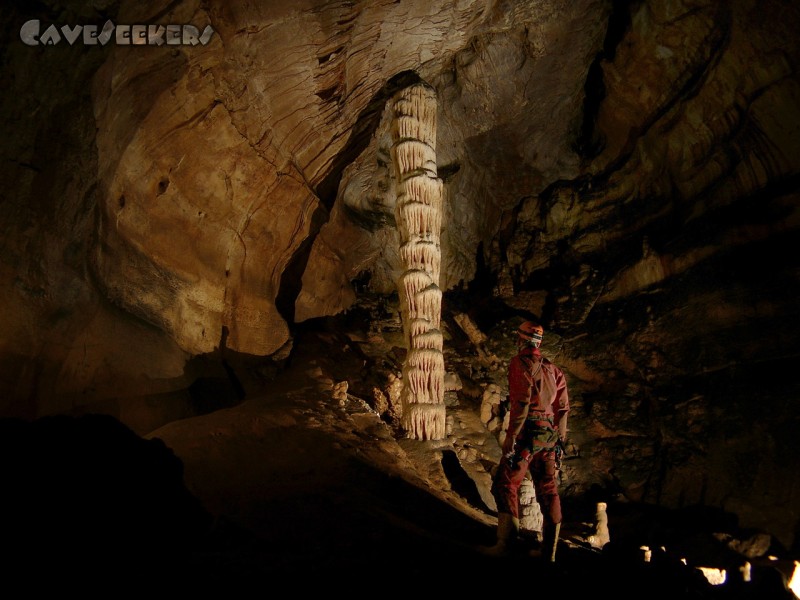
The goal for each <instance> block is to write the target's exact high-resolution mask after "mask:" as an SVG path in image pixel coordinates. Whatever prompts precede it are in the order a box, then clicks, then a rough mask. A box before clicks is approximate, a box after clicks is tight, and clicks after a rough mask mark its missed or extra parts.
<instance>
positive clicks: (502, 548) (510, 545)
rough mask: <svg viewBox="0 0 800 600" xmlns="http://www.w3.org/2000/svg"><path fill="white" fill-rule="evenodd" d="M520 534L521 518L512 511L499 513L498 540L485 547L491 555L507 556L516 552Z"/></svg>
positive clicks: (485, 551)
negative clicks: (492, 544)
mask: <svg viewBox="0 0 800 600" xmlns="http://www.w3.org/2000/svg"><path fill="white" fill-rule="evenodd" d="M518 534H519V519H518V518H517V517H515V516H514V515H512V514H510V513H500V514H498V515H497V542H496V543H495V545H494V546H488V547H486V548H484V549H483V553H484V554H487V555H490V556H505V555H508V554H511V553H512V552H514V550H515V548H516V545H517V536H518Z"/></svg>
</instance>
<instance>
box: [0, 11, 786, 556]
mask: <svg viewBox="0 0 800 600" xmlns="http://www.w3.org/2000/svg"><path fill="white" fill-rule="evenodd" d="M34 17H35V18H40V19H42V20H43V21H44V22H48V23H50V22H53V23H59V24H60V23H79V22H93V23H102V22H104V21H105V20H106V19H108V18H111V19H113V20H115V22H118V23H149V22H183V23H193V24H195V25H197V26H199V27H202V26H203V25H205V24H208V23H210V24H212V25H213V27H214V30H215V33H214V36H213V37H212V38H211V41H210V43H209V44H208V45H205V46H193V47H184V46H176V47H169V48H167V47H120V46H115V45H108V46H104V47H86V46H83V45H80V44H78V45H74V46H69V45H66V44H64V43H62V44H59V45H57V46H54V47H29V46H25V45H23V44H22V43H20V41H19V27H20V24H21V23H22V22H23V21H24V20H26V19H29V18H34ZM0 25H2V32H3V36H4V39H5V40H7V43H5V44H4V48H3V60H2V63H1V64H0V68H2V72H3V76H4V81H6V82H8V85H7V86H6V88H5V89H4V93H3V95H2V111H1V112H0V118H2V119H3V124H4V126H5V131H6V132H7V134H6V135H5V136H4V138H3V140H2V143H0V152H2V161H3V165H4V169H3V173H2V177H3V186H2V190H3V191H2V196H0V199H1V201H0V231H2V248H3V251H2V255H0V269H2V271H1V274H0V277H1V278H2V281H3V286H2V287H0V294H2V306H3V308H4V310H3V311H0V390H2V394H1V397H2V400H1V401H0V413H2V414H3V415H4V416H5V415H13V416H26V417H35V416H39V415H42V414H54V413H64V412H70V411H74V410H76V409H83V410H86V409H89V408H92V407H97V406H99V405H100V404H102V405H104V406H105V410H110V411H111V412H116V414H117V415H118V416H120V417H121V418H122V419H123V420H124V421H126V422H131V421H133V420H137V419H144V420H145V421H146V420H147V417H143V416H142V413H143V412H144V413H147V412H148V411H150V412H152V411H157V410H165V409H163V408H159V407H160V406H163V405H164V402H162V400H165V399H166V398H171V397H172V396H171V395H174V394H180V393H182V390H186V388H187V387H188V386H189V385H190V384H191V383H192V381H193V380H194V379H195V378H196V377H197V373H194V372H193V371H192V368H191V364H192V362H191V359H192V358H193V357H198V356H204V355H206V354H208V353H213V352H215V351H219V350H220V347H221V346H225V347H226V348H228V349H230V350H233V351H237V352H240V353H243V354H246V355H254V356H261V357H267V356H271V355H272V356H274V355H275V354H276V353H285V352H286V349H287V347H289V346H290V345H291V342H292V327H293V326H294V325H295V324H296V323H299V322H302V321H306V320H309V319H312V318H315V317H320V316H326V315H334V314H337V313H340V312H342V311H344V310H346V309H348V307H350V306H351V305H352V304H353V303H354V302H355V301H356V299H357V298H358V293H359V290H364V289H367V290H370V291H372V292H376V293H387V294H388V293H391V292H392V291H393V290H394V289H395V283H396V278H397V276H398V275H399V272H400V271H399V269H400V264H399V258H398V256H397V250H396V247H397V238H396V235H397V234H396V228H395V226H394V222H393V218H394V217H393V215H394V205H393V203H392V202H393V200H392V199H393V198H394V193H393V190H392V187H391V186H392V185H393V183H392V182H391V177H390V176H389V156H388V148H389V144H390V140H389V138H388V130H387V125H386V124H387V119H386V113H385V109H386V101H387V100H388V99H389V98H390V97H391V96H392V94H393V93H394V92H395V91H396V90H397V89H398V88H399V87H401V86H403V85H405V84H406V83H407V82H408V81H409V76H410V74H413V75H414V77H417V78H419V79H422V80H423V81H425V82H426V83H428V84H430V85H432V86H433V87H434V88H435V89H436V91H437V95H438V97H439V103H440V112H439V115H438V122H439V128H438V131H437V138H438V143H437V156H438V161H439V165H438V166H439V176H440V177H441V178H442V179H443V181H444V183H445V185H444V201H445V218H444V222H443V231H442V281H441V287H442V289H443V290H445V291H446V292H447V291H452V292H456V291H458V290H461V289H464V288H466V287H467V286H468V285H469V284H470V283H471V282H473V281H475V280H476V278H478V277H480V280H481V281H482V282H488V284H487V287H486V289H484V290H483V295H484V296H485V300H486V301H487V302H497V303H502V304H503V305H504V306H507V307H509V308H510V309H513V310H517V311H521V312H523V313H528V314H533V315H538V316H541V317H542V318H543V319H544V320H545V323H546V325H547V329H548V335H549V340H550V341H549V342H548V343H549V344H551V346H550V348H549V350H550V351H551V352H552V353H553V355H554V356H553V357H554V359H555V360H557V361H558V362H560V363H561V364H562V366H563V367H564V368H565V370H566V371H567V374H568V377H569V380H570V383H571V386H572V389H573V398H574V407H575V417H574V419H573V421H572V423H573V438H574V443H575V445H576V449H577V451H579V452H580V457H581V461H582V462H581V463H580V465H581V468H580V470H577V471H576V472H575V473H574V477H573V479H572V482H571V485H572V486H573V489H574V491H576V492H577V491H580V490H582V489H588V488H590V487H591V486H592V485H595V484H598V485H603V486H606V487H611V488H614V489H617V490H619V492H620V493H623V494H625V495H626V496H628V497H631V498H635V499H643V500H647V501H654V502H658V503H662V504H666V505H670V506H683V505H687V504H692V503H697V502H703V503H707V504H713V505H718V506H722V507H724V508H727V509H731V510H733V511H734V512H736V513H737V514H739V515H741V516H742V518H743V520H744V522H745V523H746V524H752V525H764V526H765V525H766V524H767V523H768V524H769V525H770V527H772V528H773V529H779V530H780V531H782V532H784V536H783V540H784V541H785V542H787V543H791V538H792V535H793V534H792V532H794V531H795V530H796V527H797V523H798V519H800V516H798V514H797V508H796V507H797V506H800V502H798V495H800V483H798V477H797V475H796V473H794V472H793V465H794V464H796V460H797V458H798V454H800V451H798V447H797V443H796V442H795V441H794V436H793V431H794V430H795V428H796V425H797V424H798V423H797V420H798V411H797V410H796V406H795V404H796V400H795V399H796V398H797V384H796V383H794V381H793V380H792V377H791V375H792V363H793V359H794V357H795V356H797V354H798V336H797V325H798V312H797V308H796V297H797V292H798V272H799V271H800V269H798V264H797V259H796V258H795V257H796V255H797V242H796V240H797V231H796V230H797V226H798V211H797V204H798V203H797V198H798V191H797V182H798V163H799V162H800V152H798V151H799V150H800V148H798V145H799V144H800V142H798V139H799V138H798V133H800V112H799V111H798V106H800V103H799V102H798V99H800V98H799V96H800V87H799V86H798V84H799V83H800V82H798V75H797V65H798V64H800V56H798V48H797V45H796V44H795V43H790V42H788V40H792V39H793V37H794V35H793V32H794V31H796V30H797V26H798V25H800V15H798V9H797V7H796V6H794V5H793V4H792V3H789V2H785V1H782V0H770V1H767V2H755V1H752V2H750V1H737V2H723V1H721V0H707V1H701V0H697V1H694V0H683V1H679V2H660V1H655V0H653V1H638V2H622V1H619V2H618V1H610V0H609V1H590V0H582V1H581V2H565V1H549V2H543V1H531V2H484V1H477V0H476V1H472V2H470V1H467V2H459V3H450V2H433V3H423V2H401V3H395V2H390V1H388V0H387V1H380V2H366V1H365V2H354V3H343V4H332V3H323V2H313V1H306V2H301V3H297V2H269V3H259V4H254V3H248V2H244V1H233V2H215V1H206V2H200V1H199V0H198V1H194V2H192V1H189V2H181V3H171V4H169V5H165V3H163V2H156V1H150V2H121V3H116V2H101V1H98V2H94V3H92V4H91V5H86V4H85V3H81V2H68V1H65V2H59V1H56V0H49V1H46V2H41V3H37V4H35V5H33V6H31V5H29V4H26V3H22V2H10V3H5V4H4V5H3V6H2V8H0ZM446 298H447V297H446V296H445V302H444V305H445V306H444V308H445V309H446V308H447V299H446ZM475 310H480V303H476V308H475ZM477 316H478V317H480V315H477ZM479 320H480V319H479ZM490 333H496V332H491V331H490ZM109 407H113V408H111V409H110V408H109ZM765 507H768V510H766V509H765Z"/></svg>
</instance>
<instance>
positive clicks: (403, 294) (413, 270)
mask: <svg viewBox="0 0 800 600" xmlns="http://www.w3.org/2000/svg"><path fill="white" fill-rule="evenodd" d="M393 110H394V120H393V127H392V134H393V145H392V162H393V163H394V169H395V177H396V178H397V204H396V219H397V227H398V229H399V231H400V259H401V260H402V262H403V269H404V271H403V274H402V275H401V276H400V278H399V280H398V282H397V287H398V291H399V295H400V308H401V311H402V316H403V329H404V333H405V340H406V347H407V348H408V355H407V357H406V362H405V365H404V366H403V392H402V394H401V400H402V406H403V416H402V419H403V428H404V429H405V431H406V434H407V435H408V437H410V438H414V439H418V440H439V439H442V438H444V437H445V405H444V355H443V354H442V334H441V331H440V330H439V324H440V321H441V313H442V291H441V289H440V288H439V269H440V266H441V248H440V245H439V242H440V238H439V236H440V232H441V225H442V180H441V179H439V178H438V176H437V169H436V93H435V91H434V90H433V88H431V87H430V86H428V85H426V84H422V83H420V84H417V85H413V86H411V87H408V88H405V89H404V90H402V91H400V92H398V94H397V95H396V96H395V98H394V105H393Z"/></svg>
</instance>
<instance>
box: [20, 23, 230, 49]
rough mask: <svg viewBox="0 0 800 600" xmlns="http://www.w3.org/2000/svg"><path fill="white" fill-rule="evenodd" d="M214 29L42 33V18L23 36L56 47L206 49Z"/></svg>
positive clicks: (108, 27) (72, 28)
mask: <svg viewBox="0 0 800 600" xmlns="http://www.w3.org/2000/svg"><path fill="white" fill-rule="evenodd" d="M213 34H214V29H213V27H211V25H206V27H205V29H203V31H202V33H201V32H200V30H199V29H198V28H197V27H195V26H194V25H173V24H170V25H114V23H112V22H111V21H106V22H105V24H104V25H103V27H102V28H98V26H97V25H62V26H61V27H56V26H55V25H50V26H49V27H46V28H45V29H44V31H42V23H41V21H39V19H31V20H30V21H27V22H25V23H24V24H23V25H22V27H21V28H20V30H19V37H20V39H21V40H22V41H23V43H25V44H27V45H28V46H55V45H56V44H58V43H60V42H61V41H62V40H64V41H66V42H67V43H68V44H69V45H70V46H72V45H73V44H75V42H77V41H78V40H80V41H81V42H82V43H83V44H84V45H86V46H97V45H98V44H99V45H101V46H105V45H106V44H107V43H108V42H110V41H111V40H114V42H115V43H116V44H117V45H118V46H163V45H164V44H166V45H168V46H196V45H197V44H201V45H203V46H205V45H206V44H208V42H210V41H211V36H212V35H213Z"/></svg>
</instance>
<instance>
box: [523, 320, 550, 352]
mask: <svg viewBox="0 0 800 600" xmlns="http://www.w3.org/2000/svg"><path fill="white" fill-rule="evenodd" d="M543 335H544V328H543V327H542V326H541V325H539V324H538V323H534V322H532V321H525V322H524V323H523V324H522V325H520V326H519V329H517V336H518V337H519V340H520V341H521V342H524V343H526V344H529V345H531V346H533V347H535V348H538V347H539V346H540V345H541V344H542V336H543Z"/></svg>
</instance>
